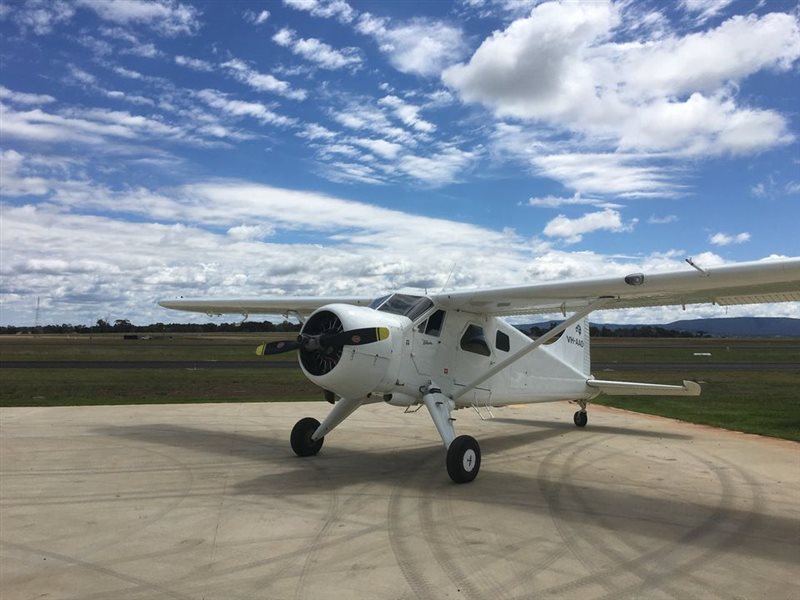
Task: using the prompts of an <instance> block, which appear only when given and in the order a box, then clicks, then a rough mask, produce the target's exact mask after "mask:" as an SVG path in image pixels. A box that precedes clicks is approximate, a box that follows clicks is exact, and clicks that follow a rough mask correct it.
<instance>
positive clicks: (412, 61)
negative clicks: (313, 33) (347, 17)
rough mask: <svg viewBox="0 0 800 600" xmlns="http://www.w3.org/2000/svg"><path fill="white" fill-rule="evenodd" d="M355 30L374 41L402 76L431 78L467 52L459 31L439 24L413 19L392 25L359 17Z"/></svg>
mask: <svg viewBox="0 0 800 600" xmlns="http://www.w3.org/2000/svg"><path fill="white" fill-rule="evenodd" d="M356 29H357V30H358V31H359V32H361V33H363V34H365V35H369V36H371V37H373V38H374V39H375V41H376V42H377V43H378V47H379V48H380V50H381V52H383V53H384V54H386V56H387V57H388V59H389V62H390V63H391V64H392V66H393V67H394V68H395V69H397V70H398V71H400V72H401V73H411V74H415V75H423V76H433V75H439V74H440V73H441V72H442V69H444V68H445V67H446V66H448V65H451V64H453V63H455V62H457V61H458V60H460V59H461V58H462V57H463V56H464V54H465V52H466V44H465V43H464V39H463V32H462V31H461V29H460V28H458V27H455V26H453V25H450V24H447V23H444V22H441V21H431V20H423V19H416V20H412V21H408V22H405V23H392V22H391V21H389V20H388V19H385V18H381V17H375V16H373V15H371V14H370V13H362V14H361V16H360V17H359V19H358V23H357V24H356Z"/></svg>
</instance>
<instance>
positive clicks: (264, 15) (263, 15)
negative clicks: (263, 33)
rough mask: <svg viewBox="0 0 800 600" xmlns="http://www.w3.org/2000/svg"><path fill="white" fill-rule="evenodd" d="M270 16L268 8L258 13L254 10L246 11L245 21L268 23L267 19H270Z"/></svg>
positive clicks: (257, 23) (259, 23)
mask: <svg viewBox="0 0 800 600" xmlns="http://www.w3.org/2000/svg"><path fill="white" fill-rule="evenodd" d="M269 16H270V12H269V11H268V10H262V11H261V12H258V13H257V12H255V11H253V10H246V11H244V18H245V21H247V22H248V23H252V24H253V25H261V24H262V23H266V21H267V19H269Z"/></svg>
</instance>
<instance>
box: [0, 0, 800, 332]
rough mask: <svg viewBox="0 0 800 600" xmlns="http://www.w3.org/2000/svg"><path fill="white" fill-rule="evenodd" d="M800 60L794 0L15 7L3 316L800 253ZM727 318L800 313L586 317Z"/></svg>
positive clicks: (51, 319) (1, 77) (162, 315)
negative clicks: (180, 298) (180, 299)
mask: <svg viewBox="0 0 800 600" xmlns="http://www.w3.org/2000/svg"><path fill="white" fill-rule="evenodd" d="M799 58H800V8H799V7H798V3H797V2H789V1H783V0H767V1H763V0H762V1H760V2H758V1H752V2H751V1H748V2H739V1H735V0H676V1H675V2H661V1H653V2H648V1H647V0H644V1H642V0H635V1H634V0H621V1H613V2H612V1H608V2H604V1H602V0H599V1H593V2H552V1H547V2H540V1H527V0H494V1H493V0H460V1H454V2H443V1H442V2H421V1H420V2H416V1H413V0H402V1H380V2H377V1H372V2H359V1H356V0H282V1H279V0H272V1H269V2H267V1H258V2H256V1H238V2H216V1H207V2H202V1H199V0H198V1H188V0H153V1H149V2H145V1H144V0H104V1H101V0H75V1H66V0H27V1H26V0H15V1H13V2H11V1H9V0H0V108H1V110H2V113H0V152H2V157H1V158H2V161H1V163H0V166H1V167H2V172H1V173H0V192H1V193H2V208H1V209H0V210H1V211H2V212H1V214H0V276H1V277H2V281H1V282H0V302H1V303H0V324H4V325H8V324H16V325H31V324H33V323H34V319H35V316H36V305H37V299H38V302H39V304H40V308H39V313H38V314H39V322H40V324H46V323H55V324H61V323H72V324H93V323H94V322H95V321H97V320H98V319H101V318H102V319H106V320H110V321H112V322H113V321H114V320H116V319H129V320H131V321H132V322H134V323H137V324H146V323H151V322H159V321H161V322H174V321H190V320H201V321H205V320H207V318H206V317H205V316H203V315H199V316H192V315H186V314H180V313H175V312H171V311H167V310H165V309H162V308H161V307H159V306H158V305H157V301H158V300H159V299H164V298H175V297H178V296H184V297H228V298H230V297H263V296H270V295H278V294H280V295H284V294H286V295H352V294H355V295H376V296H377V295H380V294H383V293H385V292H387V291H391V290H394V289H397V288H401V287H409V286H410V287H419V288H426V289H429V290H435V291H439V290H442V289H445V288H446V289H463V288H479V287H487V286H499V285H523V284H531V283H536V282H542V281H557V280H561V279H565V278H579V277H598V276H610V275H615V274H619V275H624V274H627V273H631V272H636V271H643V272H654V271H663V270H682V269H690V268H691V267H689V266H688V265H687V264H686V263H685V262H684V259H685V258H687V257H693V259H694V261H695V263H697V264H699V265H700V266H701V267H713V266H716V265H720V264H726V263H731V262H741V261H752V260H765V259H766V260H769V259H774V258H776V257H791V256H795V257H796V256H798V255H800V240H798V233H797V231H798V229H797V223H798V222H800V152H798V148H799V146H798V135H800V114H799V113H798V110H799V109H800V102H799V100H800V77H798V69H800V60H798V59H799ZM725 315H728V316H742V315H758V316H761V315H764V316H767V315H770V316H790V317H800V304H798V303H787V304H779V305H763V306H752V307H736V308H731V309H730V310H725V309H722V308H718V307H710V306H700V307H689V308H688V310H686V311H685V312H684V311H682V310H680V309H675V308H668V309H647V310H645V309H641V310H631V311H626V312H624V313H618V312H615V311H608V312H605V313H598V314H597V315H596V318H593V320H597V321H605V322H648V321H649V322H668V321H671V320H675V319H678V318H699V317H706V316H725ZM226 320H231V317H228V318H227V319H226Z"/></svg>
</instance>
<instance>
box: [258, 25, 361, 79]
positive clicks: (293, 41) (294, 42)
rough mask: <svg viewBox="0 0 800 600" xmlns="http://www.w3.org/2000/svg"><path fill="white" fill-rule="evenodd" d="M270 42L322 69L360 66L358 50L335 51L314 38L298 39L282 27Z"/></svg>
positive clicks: (292, 32) (344, 49)
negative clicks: (287, 49)
mask: <svg viewBox="0 0 800 600" xmlns="http://www.w3.org/2000/svg"><path fill="white" fill-rule="evenodd" d="M272 40H273V41H274V42H275V43H276V44H278V45H279V46H283V47H286V48H289V49H290V50H291V51H292V52H293V53H294V54H296V55H298V56H302V57H303V58H305V59H306V60H308V61H310V62H313V63H316V64H317V65H318V66H319V67H322V68H323V69H332V70H335V69H343V68H345V67H358V66H360V65H361V62H362V61H361V53H360V51H359V50H358V48H352V47H350V48H342V49H341V50H335V49H334V48H333V47H331V46H330V45H328V44H326V43H324V42H322V41H321V40H318V39H316V38H298V37H297V36H296V34H295V32H294V31H292V30H291V29H289V28H287V27H284V28H283V29H281V30H280V31H278V33H276V34H275V35H274V36H272Z"/></svg>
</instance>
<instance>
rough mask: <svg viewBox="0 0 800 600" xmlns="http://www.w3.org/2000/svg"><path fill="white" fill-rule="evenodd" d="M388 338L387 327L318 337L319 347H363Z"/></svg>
mask: <svg viewBox="0 0 800 600" xmlns="http://www.w3.org/2000/svg"><path fill="white" fill-rule="evenodd" d="M388 338H389V328H388V327H364V328H363V329H351V330H350V331H342V332H340V333H334V334H331V335H323V336H321V337H320V340H319V343H320V345H321V346H363V345H364V344H372V343H373V342H379V341H381V340H385V339H388Z"/></svg>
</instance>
